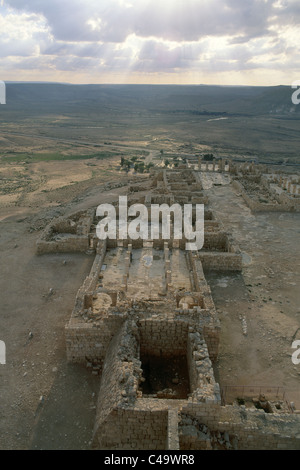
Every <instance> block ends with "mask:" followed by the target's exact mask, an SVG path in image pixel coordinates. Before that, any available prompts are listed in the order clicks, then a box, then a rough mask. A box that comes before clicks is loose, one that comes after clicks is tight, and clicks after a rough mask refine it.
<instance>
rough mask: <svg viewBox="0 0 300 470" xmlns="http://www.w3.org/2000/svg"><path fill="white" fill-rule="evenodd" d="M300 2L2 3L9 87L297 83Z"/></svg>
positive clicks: (0, 57)
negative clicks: (30, 83) (25, 83)
mask: <svg viewBox="0 0 300 470" xmlns="http://www.w3.org/2000/svg"><path fill="white" fill-rule="evenodd" d="M299 43H300V1H299V0H0V61H1V62H0V64H1V65H0V80H19V81H21V80H43V81H62V82H71V83H176V84H185V83H187V84H188V83H191V84H200V83H207V84H226V85H234V84H238V85H279V84H284V85H290V84H291V83H292V82H293V81H295V80H299V79H300V52H299V50H300V48H299Z"/></svg>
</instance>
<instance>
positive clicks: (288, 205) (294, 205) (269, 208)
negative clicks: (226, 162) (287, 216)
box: [232, 180, 300, 212]
mask: <svg viewBox="0 0 300 470" xmlns="http://www.w3.org/2000/svg"><path fill="white" fill-rule="evenodd" d="M232 186H233V187H234V188H235V189H236V190H237V191H238V192H239V193H240V194H241V196H242V198H243V199H244V201H245V202H246V204H247V206H248V207H249V209H251V211H252V212H298V211H299V210H300V202H299V201H298V200H297V199H295V198H290V197H288V196H286V195H283V196H281V197H279V198H278V203H276V204H275V203H270V204H267V203H262V202H259V201H258V200H255V199H253V198H252V197H250V196H249V195H248V194H247V192H246V191H245V189H244V187H243V186H242V184H241V183H240V182H239V181H237V180H233V181H232Z"/></svg>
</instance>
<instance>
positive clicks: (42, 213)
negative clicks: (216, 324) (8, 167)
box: [0, 161, 300, 449]
mask: <svg viewBox="0 0 300 470" xmlns="http://www.w3.org/2000/svg"><path fill="white" fill-rule="evenodd" d="M67 163H68V164H69V166H68V165H66V167H64V168H63V173H64V172H67V171H68V172H69V173H68V181H69V182H70V185H69V186H66V185H64V187H60V185H61V184H62V182H63V181H64V180H62V179H61V175H62V171H61V170H62V167H61V168H60V169H57V165H53V166H52V170H51V171H48V170H49V169H50V166H48V167H47V169H46V168H44V166H43V165H46V164H45V163H43V164H37V165H36V167H35V168H33V167H32V168H31V171H33V176H34V177H37V174H40V175H43V173H44V172H45V173H47V186H46V187H47V192H43V189H44V188H43V185H40V186H39V187H38V188H36V189H35V190H34V191H28V190H26V189H25V190H24V191H23V196H22V198H20V197H19V196H18V199H17V205H16V204H14V203H13V201H11V200H10V199H9V198H10V197H11V196H12V195H13V194H8V195H7V198H8V199H7V201H6V203H5V205H3V204H2V207H1V209H0V262H1V272H0V296H1V298H0V305H1V308H0V339H1V340H3V341H5V343H6V347H7V364H6V365H5V366H0V396H1V405H0V449H89V448H90V440H91V437H92V432H93V425H94V418H95V407H96V401H97V393H98V390H99V377H95V376H92V375H91V373H90V372H89V371H87V370H86V369H85V368H81V367H79V366H72V365H70V364H67V362H66V355H65V338H64V326H65V324H66V323H67V321H68V319H69V317H70V314H71V311H72V308H73V305H74V300H75V296H76V292H77V290H78V288H79V287H80V285H81V284H82V281H83V279H84V278H85V276H86V275H87V274H88V272H89V270H90V267H91V265H92V262H93V256H88V255H85V254H82V255H80V254H74V255H71V254H57V255H44V256H41V257H38V256H36V252H35V242H36V240H37V238H38V237H39V235H40V230H41V229H42V228H43V227H44V226H45V225H46V223H47V222H49V221H50V220H51V219H52V218H53V217H55V216H57V215H63V214H69V213H71V212H74V211H76V210H82V209H85V208H88V207H95V206H96V205H97V204H98V203H99V202H104V201H106V202H108V201H110V200H112V199H115V198H117V197H118V195H119V194H125V193H126V187H121V188H116V189H114V190H112V191H105V192H103V193H102V191H103V189H104V186H103V183H105V181H107V180H108V179H110V180H112V179H119V178H120V174H117V173H115V174H114V175H112V173H111V172H110V171H111V169H110V168H108V167H101V168H100V167H99V175H97V176H96V177H91V174H90V175H88V171H89V170H87V168H89V167H86V163H87V162H86V161H84V162H80V163H79V162H76V163H77V164H76V165H73V162H67ZM101 164H102V165H106V164H107V162H102V163H101ZM51 165H52V164H51ZM101 169H102V170H103V175H102V176H101V174H100V171H101ZM70 172H71V173H70ZM105 172H108V173H105ZM55 175H56V176H55ZM80 175H81V176H80ZM88 176H90V177H89V178H88ZM122 178H123V179H124V181H125V179H126V177H124V176H123V175H122ZM71 181H77V183H75V184H71ZM78 181H79V182H78ZM208 186H209V185H208ZM100 195H101V201H99V198H100ZM208 195H209V197H210V200H211V206H212V208H214V209H215V210H216V212H217V214H218V216H219V217H220V219H221V220H222V221H223V223H224V225H225V227H226V229H228V230H229V231H230V232H232V233H233V234H234V236H235V238H236V240H237V243H238V244H239V245H240V247H241V250H242V251H243V252H245V267H244V271H243V275H240V274H239V275H237V274H228V273H224V274H222V275H220V274H219V275H215V274H213V273H209V274H208V275H207V280H208V282H209V284H210V286H211V289H212V294H213V298H214V301H215V303H216V307H217V309H218V311H219V316H220V320H221V345H220V357H219V360H218V363H217V364H216V367H215V369H216V375H217V378H219V379H220V383H221V385H224V384H234V385H237V384H251V385H255V384H263V385H276V386H284V387H285V388H286V389H287V390H288V393H289V396H291V399H293V400H294V401H295V403H296V401H297V399H299V379H300V366H295V365H293V364H292V361H291V352H292V351H291V340H292V338H293V337H294V335H295V332H296V331H297V328H299V326H300V317H299V315H300V311H299V291H298V288H297V286H298V285H299V261H300V259H299V250H297V238H298V232H299V217H300V214H297V215H294V214H267V215H265V214H260V215H253V214H251V212H250V211H249V209H248V208H247V207H246V206H245V203H244V202H243V200H242V199H241V198H240V197H239V196H238V195H236V194H235V192H234V191H233V190H232V188H231V187H230V186H228V185H225V186H224V185H223V186H211V188H210V189H208ZM1 202H2V203H3V200H2V201H1ZM15 202H16V201H15ZM65 261H66V263H65ZM241 318H245V320H246V322H247V329H248V334H247V336H245V335H244V334H243V332H242V322H241ZM297 335H298V336H297V337H298V338H299V331H298V333H297ZM298 403H299V401H298ZM298 407H299V408H300V403H299V405H298Z"/></svg>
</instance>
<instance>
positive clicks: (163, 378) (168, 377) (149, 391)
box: [141, 355, 190, 399]
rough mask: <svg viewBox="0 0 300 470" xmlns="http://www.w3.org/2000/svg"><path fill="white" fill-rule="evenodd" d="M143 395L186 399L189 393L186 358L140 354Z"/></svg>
mask: <svg viewBox="0 0 300 470" xmlns="http://www.w3.org/2000/svg"><path fill="white" fill-rule="evenodd" d="M141 362H142V369H143V377H144V379H145V381H144V382H142V383H141V391H142V393H143V397H145V398H146V397H147V396H148V397H150V396H151V397H153V396H155V397H156V398H172V399H186V398H187V397H188V394H189V393H190V385H189V374H188V365H187V358H186V356H185V355H182V356H175V357H164V356H162V357H157V356H149V355H147V356H142V357H141Z"/></svg>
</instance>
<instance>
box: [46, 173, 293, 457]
mask: <svg viewBox="0 0 300 470" xmlns="http://www.w3.org/2000/svg"><path fill="white" fill-rule="evenodd" d="M144 188H145V186H143V188H138V190H136V187H134V186H130V187H129V193H128V198H129V202H130V203H133V202H137V201H138V202H141V203H143V204H145V205H146V206H148V207H150V205H151V204H152V203H156V204H162V203H167V204H170V205H171V204H173V203H174V202H179V203H181V204H184V203H193V204H197V203H198V204H203V203H204V204H206V205H207V204H208V202H209V201H208V198H207V196H206V195H205V193H204V191H203V188H202V184H201V173H200V172H199V171H195V170H192V169H188V168H187V167H184V168H183V169H176V170H160V171H156V170H155V171H151V174H150V181H149V191H148V192H147V194H146V195H143V194H144V192H145V189H144ZM142 189H143V190H144V192H143V194H142V193H141V191H142ZM139 193H141V194H139ZM99 202H101V201H99ZM98 221H99V219H98V218H97V217H96V211H95V210H92V211H87V212H80V213H77V214H75V215H73V216H71V217H69V218H59V219H56V220H55V221H53V222H52V223H51V224H50V226H48V227H47V228H46V230H45V232H44V233H43V235H42V237H41V239H40V240H39V241H38V242H37V250H38V253H39V254H42V253H47V252H48V253H49V252H55V251H57V252H60V251H85V250H89V252H90V253H91V252H92V253H94V255H95V259H94V262H93V265H92V268H91V271H90V274H89V275H88V276H87V278H86V279H85V280H84V282H83V284H82V286H81V287H80V289H79V291H78V293H77V296H76V300H75V306H74V309H73V312H72V315H71V318H70V320H69V322H68V323H67V325H66V327H65V336H66V349H67V358H68V361H69V362H71V363H77V364H83V365H85V366H86V367H88V368H90V370H91V371H92V373H93V374H95V375H100V376H101V378H100V390H99V395H98V406H97V412H96V416H95V426H94V435H93V448H94V449H108V450H114V449H121V450H122V449H123V450H124V449H138V450H143V449H145V450H147V449H149V450H160V449H161V450H202V449H203V450H210V449H228V450H231V449H300V434H299V424H300V419H299V416H298V415H297V414H295V413H292V412H291V411H293V410H291V409H290V408H289V407H288V406H283V403H284V401H281V405H278V406H272V404H271V401H268V400H266V401H267V402H268V405H265V404H264V406H261V407H260V408H259V407H258V406H254V405H255V402H254V401H253V407H246V406H245V405H244V402H243V403H242V402H238V401H237V400H233V402H232V404H226V401H225V400H224V394H223V392H222V390H220V386H219V384H218V382H217V380H216V378H215V374H214V368H213V367H214V363H215V361H216V360H217V358H218V350H219V334H220V323H219V320H218V315H217V312H216V309H215V306H214V302H213V299H212V296H211V291H210V287H209V286H208V284H207V282H206V279H205V274H204V271H205V270H207V269H213V270H215V271H228V270H232V271H241V270H242V256H241V253H240V250H239V248H238V247H237V246H236V245H235V243H234V240H233V239H232V237H231V235H230V234H228V233H227V232H225V230H224V228H223V226H222V224H221V223H220V221H218V220H217V218H216V217H215V214H214V213H213V212H212V211H210V210H206V211H205V237H204V246H203V248H202V249H201V250H200V251H198V252H192V251H186V250H185V240H175V239H173V238H172V236H171V238H170V240H168V241H165V240H161V239H159V240H141V239H138V240H133V239H130V238H127V239H126V240H123V239H122V240H121V239H117V240H109V239H107V240H105V241H103V240H99V239H98V238H97V236H96V225H97V223H98ZM258 398H259V397H258ZM260 403H262V402H260ZM256 404H257V402H256ZM275 404H276V403H275Z"/></svg>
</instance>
